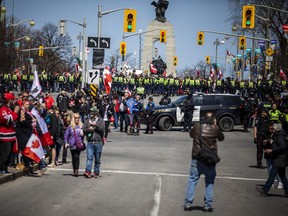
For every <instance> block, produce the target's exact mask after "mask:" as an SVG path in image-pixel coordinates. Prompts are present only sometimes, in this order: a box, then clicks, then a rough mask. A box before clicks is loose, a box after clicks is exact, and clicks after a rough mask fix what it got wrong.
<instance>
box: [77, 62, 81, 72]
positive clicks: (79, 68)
mask: <svg viewBox="0 0 288 216" xmlns="http://www.w3.org/2000/svg"><path fill="white" fill-rule="evenodd" d="M75 66H76V71H77V72H80V71H82V68H81V67H80V65H79V64H76V65H75Z"/></svg>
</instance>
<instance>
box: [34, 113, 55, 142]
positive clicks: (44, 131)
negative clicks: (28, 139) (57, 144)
mask: <svg viewBox="0 0 288 216" xmlns="http://www.w3.org/2000/svg"><path fill="white" fill-rule="evenodd" d="M31 114H32V115H33V116H35V118H36V119H37V121H38V124H39V127H40V130H41V133H42V134H40V135H39V138H40V140H41V143H42V144H43V145H44V146H48V145H52V144H54V142H53V140H52V138H51V135H50V132H49V130H48V127H47V124H46V122H45V120H44V119H43V118H42V117H41V116H40V114H39V113H38V111H37V110H36V109H35V108H33V109H32V110H31Z"/></svg>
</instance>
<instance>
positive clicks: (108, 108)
mask: <svg viewBox="0 0 288 216" xmlns="http://www.w3.org/2000/svg"><path fill="white" fill-rule="evenodd" d="M100 107H101V109H100V111H99V112H100V114H101V118H102V119H103V121H104V123H105V130H104V137H103V141H104V143H105V142H107V138H108V132H109V126H110V118H111V117H112V116H113V115H114V114H113V112H114V105H113V104H112V103H110V101H109V98H108V97H105V98H104V102H103V104H102V105H100Z"/></svg>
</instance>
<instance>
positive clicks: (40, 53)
mask: <svg viewBox="0 0 288 216" xmlns="http://www.w3.org/2000/svg"><path fill="white" fill-rule="evenodd" d="M43 48H44V46H39V50H38V55H39V56H43V55H44V49H43Z"/></svg>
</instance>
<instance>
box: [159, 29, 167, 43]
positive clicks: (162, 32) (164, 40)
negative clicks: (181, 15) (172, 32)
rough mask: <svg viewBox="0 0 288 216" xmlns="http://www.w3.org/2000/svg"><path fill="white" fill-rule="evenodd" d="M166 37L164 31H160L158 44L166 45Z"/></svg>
mask: <svg viewBox="0 0 288 216" xmlns="http://www.w3.org/2000/svg"><path fill="white" fill-rule="evenodd" d="M166 40H167V35H166V30H160V43H166Z"/></svg>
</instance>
